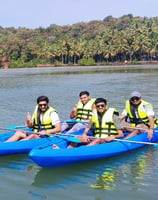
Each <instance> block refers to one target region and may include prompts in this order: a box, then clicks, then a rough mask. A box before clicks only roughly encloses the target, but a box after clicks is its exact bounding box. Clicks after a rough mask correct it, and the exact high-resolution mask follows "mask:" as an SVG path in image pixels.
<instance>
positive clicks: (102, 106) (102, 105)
mask: <svg viewBox="0 0 158 200" xmlns="http://www.w3.org/2000/svg"><path fill="white" fill-rule="evenodd" d="M96 107H97V108H99V107H101V108H104V107H105V104H98V105H96Z"/></svg>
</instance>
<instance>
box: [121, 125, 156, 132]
mask: <svg viewBox="0 0 158 200" xmlns="http://www.w3.org/2000/svg"><path fill="white" fill-rule="evenodd" d="M122 128H128V129H134V130H141V131H148V130H149V129H145V128H138V127H130V126H122ZM154 132H158V130H154Z"/></svg>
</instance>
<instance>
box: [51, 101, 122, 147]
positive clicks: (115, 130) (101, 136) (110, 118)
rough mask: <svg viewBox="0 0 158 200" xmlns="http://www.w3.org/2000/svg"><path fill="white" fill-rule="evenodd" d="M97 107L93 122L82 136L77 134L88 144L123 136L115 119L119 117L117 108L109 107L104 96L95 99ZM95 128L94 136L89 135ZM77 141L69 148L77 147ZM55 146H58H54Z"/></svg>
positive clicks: (109, 140) (94, 111)
mask: <svg viewBox="0 0 158 200" xmlns="http://www.w3.org/2000/svg"><path fill="white" fill-rule="evenodd" d="M95 107H96V109H94V110H93V114H92V119H91V122H89V125H88V127H87V128H86V129H85V131H84V132H83V134H82V136H76V137H77V138H78V139H79V140H80V141H81V142H83V143H84V144H86V145H87V146H91V145H95V144H101V143H105V142H111V141H113V140H114V139H115V138H121V137H123V131H122V129H120V127H116V125H115V120H116V119H117V118H118V115H119V113H118V111H117V110H116V109H115V108H108V106H107V101H106V99H104V98H97V99H96V101H95ZM91 128H93V129H94V137H88V136H87V133H88V132H89V130H90V129H91ZM76 146H77V143H71V144H70V145H69V146H68V148H73V147H76ZM53 147H54V148H58V147H56V146H53Z"/></svg>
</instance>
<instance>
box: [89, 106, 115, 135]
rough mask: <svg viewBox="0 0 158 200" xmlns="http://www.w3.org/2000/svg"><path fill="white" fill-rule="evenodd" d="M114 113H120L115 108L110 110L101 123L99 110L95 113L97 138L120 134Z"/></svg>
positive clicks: (94, 124) (94, 122) (93, 121)
mask: <svg viewBox="0 0 158 200" xmlns="http://www.w3.org/2000/svg"><path fill="white" fill-rule="evenodd" d="M114 112H116V113H118V111H117V110H116V109H115V108H108V110H107V111H106V112H105V113H104V115H103V116H102V118H101V120H100V121H99V118H98V113H97V110H94V111H93V116H92V123H93V126H94V129H95V134H94V135H95V137H97V138H105V137H107V136H110V135H117V134H118V132H117V129H116V127H115V125H114V121H113V114H114Z"/></svg>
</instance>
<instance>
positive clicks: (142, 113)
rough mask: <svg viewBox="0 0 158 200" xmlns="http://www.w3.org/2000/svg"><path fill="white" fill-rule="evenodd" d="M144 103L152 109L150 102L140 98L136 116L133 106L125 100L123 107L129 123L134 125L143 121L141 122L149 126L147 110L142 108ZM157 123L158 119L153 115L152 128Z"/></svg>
mask: <svg viewBox="0 0 158 200" xmlns="http://www.w3.org/2000/svg"><path fill="white" fill-rule="evenodd" d="M146 105H148V106H150V108H151V109H153V106H152V104H151V103H149V102H146V101H144V100H142V101H141V103H140V104H139V106H138V110H137V113H138V117H136V115H135V109H134V107H133V106H132V105H131V104H130V101H129V100H127V101H126V108H125V109H126V112H127V115H128V118H129V121H130V123H132V124H133V125H134V126H136V125H137V124H142V123H143V124H145V125H147V126H149V127H150V122H149V119H148V116H147V112H146V110H145V109H144V107H145V106H146ZM157 125H158V120H157V119H156V117H155V116H154V128H155V127H156V126H157Z"/></svg>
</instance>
